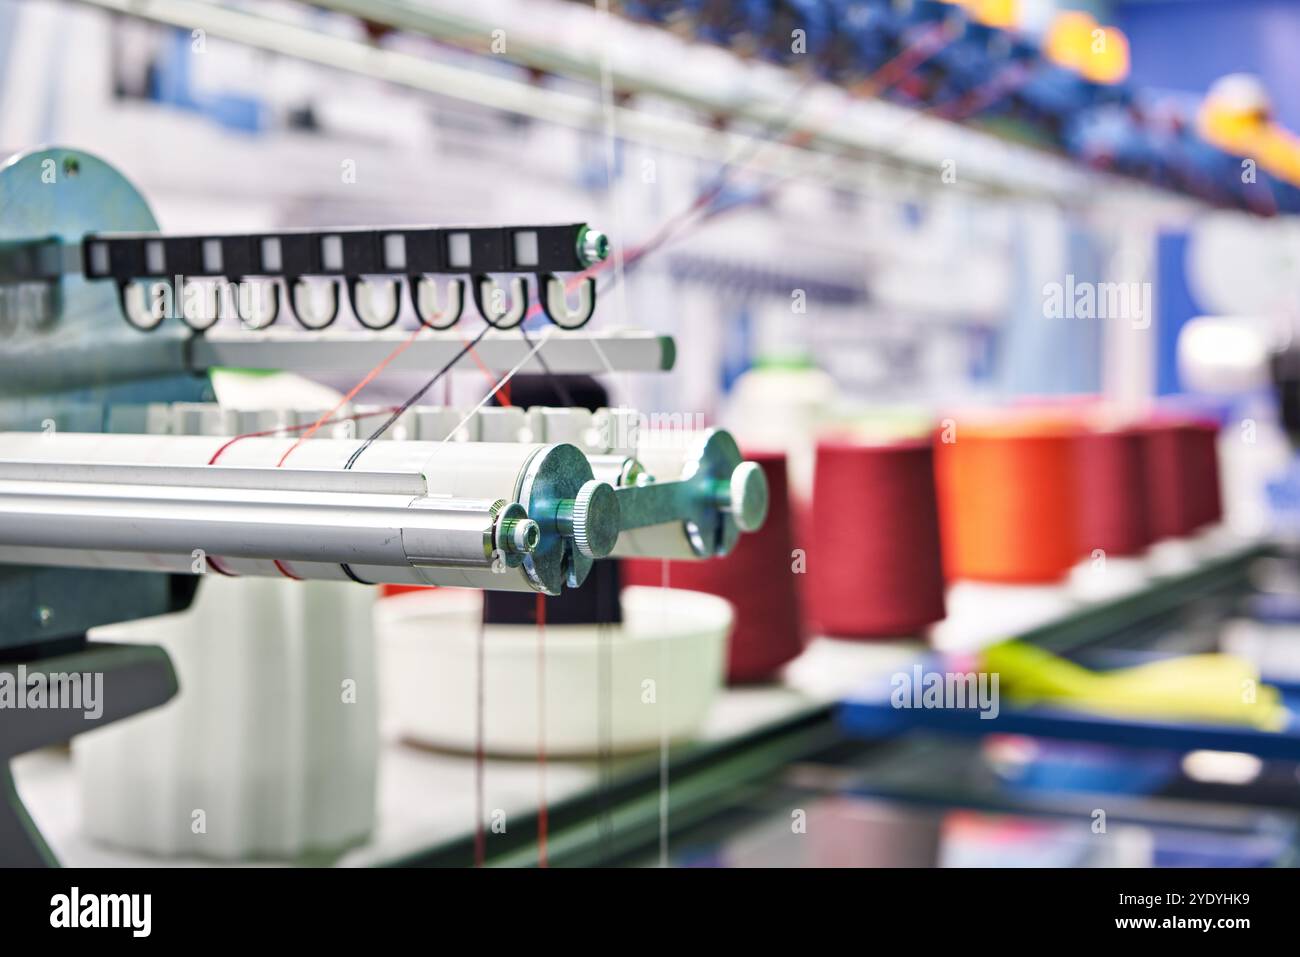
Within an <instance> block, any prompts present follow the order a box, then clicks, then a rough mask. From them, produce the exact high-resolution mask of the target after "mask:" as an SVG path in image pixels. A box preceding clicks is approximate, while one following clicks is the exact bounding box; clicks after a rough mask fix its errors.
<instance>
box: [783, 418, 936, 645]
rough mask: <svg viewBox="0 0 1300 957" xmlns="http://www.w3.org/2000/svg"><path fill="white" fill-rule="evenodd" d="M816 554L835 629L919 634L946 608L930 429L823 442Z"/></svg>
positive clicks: (811, 558) (826, 627)
mask: <svg viewBox="0 0 1300 957" xmlns="http://www.w3.org/2000/svg"><path fill="white" fill-rule="evenodd" d="M816 462H817V464H816V471H815V474H814V480H813V514H812V528H811V530H810V547H809V555H808V578H809V580H808V589H809V592H810V595H811V605H812V617H813V619H814V621H815V622H816V623H817V626H818V628H819V629H820V630H821V631H822V632H823V633H825V634H827V635H832V636H837V637H845V638H877V637H897V636H900V635H912V634H916V633H918V632H920V631H921V630H923V629H924V628H925V627H926V626H928V625H930V624H932V623H934V622H936V621H939V620H940V619H942V618H943V617H944V598H943V589H944V581H943V569H942V564H941V560H940V546H939V517H938V509H937V506H936V497H935V484H934V451H933V443H932V441H931V440H930V439H929V438H924V439H904V440H896V441H890V442H882V443H878V444H868V443H864V442H861V441H854V440H842V439H831V440H825V441H823V442H821V443H819V444H818V446H817V460H816Z"/></svg>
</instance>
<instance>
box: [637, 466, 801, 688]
mask: <svg viewBox="0 0 1300 957" xmlns="http://www.w3.org/2000/svg"><path fill="white" fill-rule="evenodd" d="M745 457H746V458H747V459H750V460H752V461H755V462H757V463H758V464H759V465H760V466H762V469H763V471H764V473H766V475H767V484H768V490H769V495H770V505H769V508H768V513H767V521H766V522H765V523H764V524H763V527H762V528H761V529H759V530H758V531H757V532H754V533H752V534H749V535H742V536H741V538H740V541H739V542H738V543H737V544H736V547H735V549H734V550H733V551H732V552H731V554H730V555H727V556H726V557H725V558H715V559H710V560H708V561H698V562H692V561H673V562H669V563H668V585H669V586H670V587H672V588H682V589H686V590H688V591H702V592H708V593H709V594H713V595H718V596H720V597H722V598H725V599H727V600H728V601H729V602H731V604H732V605H733V606H734V607H735V610H736V624H735V630H734V631H733V632H732V638H731V645H730V649H729V650H728V658H727V680H728V682H730V683H732V684H744V683H749V682H757V681H764V680H767V679H769V678H771V677H772V676H773V675H774V674H775V673H776V671H777V669H779V668H780V667H781V666H782V665H784V664H785V663H786V662H787V661H789V660H790V659H791V658H794V657H795V656H796V655H798V654H799V652H800V651H801V650H802V648H803V635H802V633H801V628H800V617H799V599H798V595H797V594H796V582H795V577H796V576H795V575H794V573H793V570H792V568H791V561H792V558H791V552H792V551H793V550H794V543H793V532H792V528H791V518H790V482H789V477H788V474H787V470H786V457H785V454H784V453H780V452H758V453H748V452H747V453H746V455H745ZM663 566H664V563H663V562H662V561H655V560H653V559H627V560H625V561H624V562H623V577H624V580H625V582H626V584H629V585H652V586H658V585H662V584H664V567H663Z"/></svg>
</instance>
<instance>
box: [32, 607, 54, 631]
mask: <svg viewBox="0 0 1300 957" xmlns="http://www.w3.org/2000/svg"><path fill="white" fill-rule="evenodd" d="M53 620H54V609H52V608H50V606H49V605H41V606H40V607H39V608H37V609H36V624H38V625H40V626H41V627H42V628H45V627H47V626H48V625H49V623H50V622H51V621H53Z"/></svg>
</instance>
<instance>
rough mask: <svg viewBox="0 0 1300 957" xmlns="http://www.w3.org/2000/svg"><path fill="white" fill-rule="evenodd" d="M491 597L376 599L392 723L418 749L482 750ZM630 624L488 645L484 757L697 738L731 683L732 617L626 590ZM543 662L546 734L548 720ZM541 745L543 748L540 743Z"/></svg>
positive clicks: (716, 603) (682, 595)
mask: <svg viewBox="0 0 1300 957" xmlns="http://www.w3.org/2000/svg"><path fill="white" fill-rule="evenodd" d="M481 613H482V596H481V595H480V594H478V593H477V592H473V591H466V590H461V589H436V590H430V591H423V592H412V593H407V594H404V595H398V596H395V597H392V598H387V599H384V600H383V601H381V602H379V604H378V606H377V609H376V612H375V615H376V619H375V630H376V635H377V637H378V640H379V655H380V675H381V681H382V687H383V702H384V704H383V708H384V710H385V714H386V721H387V722H390V723H391V725H392V726H395V730H396V731H397V732H398V733H399V734H400V735H401V736H402V737H403V738H404V739H405V740H408V741H411V742H413V743H416V744H421V745H426V746H430V747H437V748H445V749H450V750H455V751H473V750H475V747H476V744H477V737H478V736H477V714H478V669H477V660H478V659H477V646H478V640H479V631H480V625H479V620H480V616H481ZM623 617H624V621H623V624H622V625H621V626H620V625H610V626H606V627H603V628H602V627H598V626H596V625H548V626H547V627H546V629H545V638H544V641H543V646H542V649H541V650H542V654H541V656H540V657H539V649H538V629H537V627H536V626H534V625H490V626H488V627H487V628H486V630H485V632H484V635H483V641H484V645H483V654H484V684H483V702H484V707H483V715H484V721H483V741H482V744H483V748H484V751H485V752H486V753H489V754H494V755H504V756H517V757H533V756H536V755H537V754H538V753H539V749H541V750H544V753H546V754H548V755H554V756H557V757H566V756H567V757H578V756H589V755H595V754H599V753H601V752H603V751H609V752H629V751H637V750H642V749H647V748H653V747H657V746H658V745H659V743H660V742H661V740H662V739H663V738H664V737H666V738H667V739H669V740H678V739H682V738H686V737H689V736H690V735H691V734H692V733H694V732H695V731H696V730H697V729H698V728H699V726H700V724H701V723H702V722H703V720H704V718H705V716H706V715H707V713H708V710H709V706H710V704H711V703H712V702H713V700H714V698H715V697H716V695H717V694H718V692H719V690H720V689H721V688H722V685H723V677H724V671H725V664H726V653H727V638H728V636H729V635H730V633H731V625H732V619H733V611H732V607H731V605H730V604H729V603H728V602H727V601H726V600H724V599H722V598H718V597H716V596H714V595H706V594H702V593H700V592H691V591H682V590H679V589H662V588H642V587H630V588H626V589H624V591H623ZM543 660H544V661H545V683H544V684H545V702H546V707H545V722H544V733H543V732H542V728H541V723H540V722H539V720H538V719H539V714H538V689H539V680H538V679H539V663H540V662H541V661H543ZM543 738H544V743H543Z"/></svg>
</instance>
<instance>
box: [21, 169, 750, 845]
mask: <svg viewBox="0 0 1300 957" xmlns="http://www.w3.org/2000/svg"><path fill="white" fill-rule="evenodd" d="M608 252H609V250H608V243H607V241H606V240H605V238H604V236H603V235H602V234H600V233H599V232H597V231H595V230H593V229H591V228H590V227H588V226H586V225H584V224H571V225H558V226H551V225H548V226H507V227H463V228H462V227H455V228H445V227H444V228H409V227H394V228H391V229H366V230H359V229H338V230H324V231H322V230H313V231H278V232H274V233H266V234H258V235H236V236H231V235H208V236H205V235H198V236H171V235H162V234H159V233H158V232H157V224H156V223H155V221H154V218H153V216H152V214H151V213H150V210H149V207H148V205H147V203H146V202H145V200H144V199H143V198H142V197H141V196H140V194H139V193H138V192H137V191H136V190H135V189H134V188H133V187H132V185H131V184H130V183H129V182H128V181H127V180H126V179H125V178H124V177H123V176H122V175H121V174H119V173H118V172H117V171H116V170H115V169H113V168H112V167H111V166H109V165H108V164H107V163H105V162H103V161H101V160H99V159H96V158H95V157H93V156H91V155H88V154H86V153H84V152H80V151H76V150H68V149H45V150H40V151H35V152H30V153H26V154H21V155H18V156H16V157H14V158H12V159H10V160H9V161H8V162H7V163H6V164H5V165H4V166H3V167H0V430H3V432H2V434H0V621H3V622H4V625H3V627H2V628H0V673H5V672H6V671H7V672H8V673H9V674H11V675H13V674H19V673H21V674H23V675H25V676H26V677H25V680H27V681H32V680H37V679H36V678H34V677H33V676H37V677H39V676H45V678H44V680H54V678H55V676H57V675H62V674H81V673H88V672H96V673H102V674H103V687H104V693H103V698H104V708H103V714H102V716H100V717H99V718H98V720H96V721H94V722H93V723H88V719H87V718H85V716H84V715H83V713H82V712H80V711H76V712H67V711H56V710H40V709H32V710H21V711H13V712H8V713H5V714H4V715H2V716H0V759H3V760H4V762H5V764H4V768H5V771H4V774H5V787H6V792H7V795H8V798H7V801H5V802H4V804H3V807H0V860H3V861H4V862H6V863H46V862H51V861H52V860H53V858H52V856H51V855H50V853H49V851H48V848H46V847H45V845H44V843H43V841H42V840H41V838H40V836H39V834H38V833H37V831H36V829H35V827H34V826H33V825H32V823H31V821H30V819H29V818H28V816H27V814H26V811H25V809H24V808H23V807H22V804H21V802H20V801H19V799H18V797H17V794H16V791H15V788H14V785H13V781H12V778H10V777H9V774H8V760H9V758H10V757H12V756H13V755H16V754H19V753H22V752H23V751H27V750H31V749H32V748H35V747H39V746H41V745H44V744H49V743H53V742H56V741H61V740H66V739H67V738H68V737H70V736H72V735H74V734H78V733H81V732H83V731H86V730H91V729H92V728H93V727H97V726H98V725H100V724H104V723H107V722H109V721H112V720H116V719H118V718H122V717H125V716H128V715H130V714H134V713H137V712H139V711H142V710H145V709H148V708H151V707H155V706H157V705H159V704H161V703H163V702H165V701H166V700H168V699H169V698H170V697H172V695H174V694H175V691H176V682H175V676H174V674H173V672H172V670H171V666H170V664H169V662H168V660H167V657H166V655H165V653H163V652H162V651H161V650H160V649H156V648H155V649H150V648H146V647H131V648H126V647H114V646H110V645H101V644H97V643H94V642H87V641H86V637H85V636H86V634H87V632H88V631H89V630H90V629H92V628H94V627H96V626H100V625H105V624H110V623H114V622H120V621H128V620H133V619H137V618H145V617H150V616H154V615H160V614H164V613H167V612H173V611H178V610H181V609H183V608H185V607H187V606H188V605H189V603H190V601H191V599H192V597H193V595H194V594H195V589H196V587H197V584H196V583H197V582H198V580H199V579H200V578H201V576H203V575H205V574H220V575H230V576H243V575H263V576H265V575H270V576H278V577H285V578H291V579H332V580H338V581H353V582H358V583H363V584H379V583H398V584H425V585H442V586H460V587H470V588H477V589H484V590H489V591H512V592H536V593H541V594H545V595H558V594H560V593H561V592H562V591H563V590H564V589H566V588H569V589H572V588H577V587H579V586H581V585H582V584H583V582H584V580H585V579H586V578H587V576H588V574H589V573H590V572H591V569H592V566H593V563H595V562H597V561H599V560H601V559H603V558H607V557H609V556H612V555H625V554H636V555H643V556H662V557H665V558H699V559H704V558H708V557H710V556H714V555H722V554H726V553H727V552H728V551H729V550H730V549H731V548H732V546H733V545H734V543H735V541H736V539H737V537H738V535H739V534H740V533H741V532H746V531H752V530H754V529H756V528H757V527H759V525H761V523H762V521H763V518H764V515H765V514H766V508H767V488H766V484H765V480H764V477H763V473H762V471H761V470H760V469H759V468H758V467H757V466H756V465H755V464H754V463H749V462H745V461H743V460H742V457H741V455H740V453H739V451H738V449H737V447H736V444H735V442H734V441H733V440H732V439H731V437H730V436H729V435H727V434H726V433H725V432H721V431H717V430H703V431H697V432H690V433H681V434H678V435H677V436H675V438H674V440H672V441H667V442H664V441H649V439H650V436H648V435H647V436H641V435H639V430H638V428H637V424H636V423H637V417H636V416H635V414H633V413H631V412H629V410H624V409H600V410H597V411H595V412H591V411H589V410H587V409H579V408H533V409H529V410H523V409H518V408H510V409H500V408H492V407H486V406H485V407H480V408H477V409H470V410H458V409H450V408H441V407H432V406H424V405H418V404H410V405H409V407H400V408H394V409H391V410H390V409H384V410H380V412H379V413H374V412H370V413H366V412H363V411H362V410H360V409H359V408H354V407H353V406H351V405H347V406H340V407H339V408H338V409H335V410H329V409H320V410H315V409H314V410H310V411H304V412H285V411H284V410H270V411H266V412H239V411H234V410H232V409H228V408H225V407H222V406H219V405H217V404H215V403H214V402H213V397H214V396H213V393H212V390H211V386H210V383H209V379H208V376H207V373H208V372H209V370H212V369H215V368H219V367H236V368H240V369H259V368H260V369H276V370H288V371H298V372H305V373H312V372H327V371H334V372H338V371H349V372H355V373H357V374H358V375H360V374H361V373H363V372H365V371H366V369H369V368H372V367H374V366H377V365H379V364H383V366H384V367H388V368H405V369H407V370H413V369H418V370H425V371H428V372H430V373H439V374H441V373H442V372H446V371H448V370H449V369H451V368H452V367H453V366H454V365H456V363H458V362H459V361H460V360H461V359H463V358H465V356H466V355H467V353H468V352H469V350H470V349H471V348H472V349H473V351H474V353H475V355H476V356H477V359H478V361H479V362H481V363H482V364H484V365H485V366H487V367H488V368H489V369H491V370H493V371H494V372H497V373H502V374H505V375H508V374H512V373H514V372H517V371H520V370H524V371H545V372H547V373H548V374H559V373H576V372H609V371H654V370H662V369H667V368H670V367H671V366H672V363H673V359H674V348H673V343H672V341H671V340H670V339H668V338H666V337H661V336H657V335H653V334H649V333H642V332H611V333H594V332H590V331H588V330H586V329H584V328H583V327H584V326H585V325H586V324H587V321H588V320H589V319H590V318H591V315H592V312H593V310H594V307H595V293H596V284H595V280H594V279H593V278H592V275H591V271H592V270H593V267H597V266H598V264H600V263H601V262H602V261H603V260H604V259H605V258H606V257H607V255H608ZM566 274H568V278H567V279H566V278H561V277H562V276H565V275H566ZM499 276H508V277H509V279H508V281H506V282H505V283H504V285H503V284H502V282H501V281H499V280H498V279H497V278H495V277H499ZM529 276H534V277H536V278H535V282H536V288H537V292H538V299H539V303H538V309H530V307H529V282H528V277H529ZM440 278H441V279H443V280H445V282H444V283H443V284H442V285H439V281H440ZM467 285H468V287H469V290H470V294H469V296H466V294H465V289H466V286H467ZM403 292H405V293H406V295H407V297H408V300H409V304H410V307H411V309H412V311H413V312H414V314H415V315H416V317H418V320H419V323H420V325H421V328H419V329H418V330H413V329H391V330H389V331H385V330H388V329H389V327H392V326H394V324H395V323H396V322H397V320H398V319H399V316H400V314H401V312H402V308H401V307H402V294H403ZM575 292H576V300H577V302H576V305H571V303H570V299H571V297H573V295H574V293H575ZM467 298H468V299H470V300H472V301H473V303H474V304H475V306H476V308H477V310H478V312H479V314H480V316H481V317H482V319H483V320H484V321H485V322H486V323H487V324H488V326H489V327H491V328H486V329H483V330H481V331H479V332H478V335H477V337H476V338H473V339H472V340H471V341H470V343H469V344H467V343H466V340H465V337H463V336H462V335H461V334H460V333H459V332H458V331H455V330H453V329H452V327H453V326H455V325H456V324H457V323H458V321H459V320H461V318H462V312H463V306H464V304H465V300H466V299H467ZM344 299H346V300H347V302H348V305H349V306H350V309H351V312H352V313H353V315H354V316H355V318H356V320H357V322H358V323H359V324H360V325H361V326H362V327H364V329H363V330H361V331H355V332H353V331H344V330H341V329H331V330H330V331H328V332H325V331H324V330H325V328H326V327H328V326H330V325H331V324H333V323H334V321H335V319H336V318H337V317H338V315H339V313H340V311H341V305H342V301H343V300H344ZM223 301H225V302H226V303H227V304H231V305H233V307H234V309H235V310H236V313H237V315H238V318H239V320H240V321H239V323H238V328H236V329H230V328H224V327H223V326H221V325H219V324H218V323H217V319H218V318H219V317H220V310H221V307H222V303H223ZM537 311H540V312H543V313H544V314H545V315H546V317H547V318H549V319H550V321H551V323H552V326H549V327H546V328H545V329H543V330H541V331H539V332H537V333H536V334H535V335H530V334H529V333H528V332H527V331H525V328H524V327H523V323H524V321H525V319H527V318H528V317H529V316H530V315H532V314H533V313H535V312H537ZM284 313H289V314H292V316H293V318H294V319H296V320H297V322H298V324H299V325H301V326H302V327H303V331H297V332H291V333H286V332H284V331H282V330H278V329H270V328H268V327H270V326H271V325H272V324H274V323H276V322H277V320H278V319H279V318H280V317H281V315H282V314H284ZM435 378H436V376H435ZM431 381H432V380H431ZM425 391H427V388H426V390H425ZM376 414H377V415H378V416H379V418H378V419H376V420H375V421H380V422H382V424H381V425H380V427H379V428H378V429H376V430H374V431H373V432H370V431H369V430H368V429H367V428H366V427H363V426H362V425H361V424H362V423H364V422H366V421H367V417H368V416H371V415H376ZM342 425H346V426H347V427H348V429H347V430H341V429H340V426H342ZM366 434H369V438H364V439H363V438H358V437H356V436H364V435H366ZM318 436H319V437H318ZM377 439H380V440H379V441H376V440H377Z"/></svg>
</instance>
